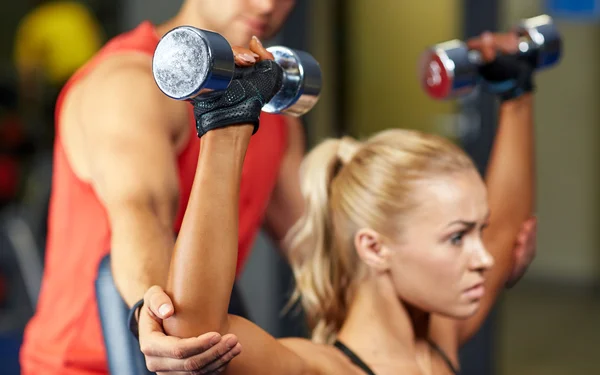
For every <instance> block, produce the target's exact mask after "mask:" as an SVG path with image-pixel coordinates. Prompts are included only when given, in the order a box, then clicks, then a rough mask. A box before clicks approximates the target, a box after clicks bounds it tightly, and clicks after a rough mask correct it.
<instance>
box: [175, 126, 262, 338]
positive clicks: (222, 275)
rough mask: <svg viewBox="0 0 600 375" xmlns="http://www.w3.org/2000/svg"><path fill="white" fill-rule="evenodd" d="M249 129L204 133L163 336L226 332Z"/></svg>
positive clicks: (176, 254)
mask: <svg viewBox="0 0 600 375" xmlns="http://www.w3.org/2000/svg"><path fill="white" fill-rule="evenodd" d="M252 129H253V127H252V126H251V125H248V126H246V125H244V126H234V127H228V128H223V129H218V130H214V131H210V132H208V133H207V134H206V135H205V136H204V137H203V138H202V146H201V150H200V156H199V159H198V167H197V170H196V176H195V178H194V184H193V187H192V192H191V195H190V199H189V202H188V206H187V209H186V213H185V217H184V220H183V224H182V226H181V231H180V232H179V236H178V238H177V242H176V244H175V251H174V253H173V257H172V260H171V268H170V271H169V282H168V287H167V293H168V294H169V295H170V296H171V298H172V300H173V303H174V305H175V306H174V307H175V315H174V316H173V317H171V318H169V319H167V320H165V321H164V328H165V332H166V333H167V334H169V335H173V336H179V337H191V336H197V335H200V334H203V333H206V332H209V331H221V332H223V330H226V329H227V327H226V325H227V316H228V315H227V309H228V305H229V300H230V297H231V290H232V287H233V283H234V281H235V269H236V261H237V248H238V215H239V212H238V201H239V187H240V180H241V172H242V166H243V162H244V157H245V154H246V150H247V147H248V143H249V140H250V136H251V134H252Z"/></svg>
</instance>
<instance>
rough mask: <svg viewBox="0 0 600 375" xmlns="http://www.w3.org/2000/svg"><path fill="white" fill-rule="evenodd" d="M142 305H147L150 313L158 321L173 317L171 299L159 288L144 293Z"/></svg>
mask: <svg viewBox="0 0 600 375" xmlns="http://www.w3.org/2000/svg"><path fill="white" fill-rule="evenodd" d="M144 300H145V301H144V304H148V308H149V309H150V312H152V314H154V315H155V316H156V317H157V318H159V319H163V320H164V319H166V318H168V317H170V316H171V315H173V312H174V311H175V309H174V308H173V303H172V302H171V298H169V296H168V295H167V293H165V291H164V290H162V288H161V287H159V286H153V287H152V288H150V289H149V290H148V292H146V297H145V298H144Z"/></svg>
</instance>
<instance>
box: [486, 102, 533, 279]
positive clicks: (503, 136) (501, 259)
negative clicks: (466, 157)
mask: <svg viewBox="0 0 600 375" xmlns="http://www.w3.org/2000/svg"><path fill="white" fill-rule="evenodd" d="M534 140H535V139H534V125H533V97H532V95H531V94H527V95H524V96H523V97H521V98H518V99H515V100H511V101H508V102H506V103H504V104H503V105H502V107H501V109H500V121H499V125H498V131H497V134H496V139H495V142H494V146H493V148H492V153H491V156H490V162H489V167H488V170H487V173H486V184H487V188H488V201H489V205H490V212H491V217H490V225H489V228H488V229H487V233H486V234H485V243H486V246H487V247H488V250H489V251H490V252H491V254H492V255H493V256H494V260H495V265H494V267H493V268H492V270H491V271H490V275H489V277H488V279H489V280H490V281H491V282H492V283H494V284H495V285H492V289H493V290H496V289H501V286H502V285H504V283H505V281H506V278H507V277H508V275H509V274H510V272H511V270H512V261H513V252H512V248H513V247H514V243H515V240H516V237H517V234H518V233H519V230H520V228H521V225H522V224H523V222H524V221H525V220H526V219H527V218H529V217H530V216H531V215H532V213H533V210H534V203H535V202H534V194H535V193H534V190H535V141H534ZM490 291H492V290H490Z"/></svg>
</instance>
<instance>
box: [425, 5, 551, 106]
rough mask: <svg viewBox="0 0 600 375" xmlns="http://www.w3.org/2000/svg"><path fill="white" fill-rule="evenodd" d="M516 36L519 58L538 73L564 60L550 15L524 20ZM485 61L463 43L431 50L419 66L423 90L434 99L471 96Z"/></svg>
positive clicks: (449, 44) (431, 48) (451, 41)
mask: <svg viewBox="0 0 600 375" xmlns="http://www.w3.org/2000/svg"><path fill="white" fill-rule="evenodd" d="M515 32H516V33H517V35H518V37H519V44H518V52H517V54H518V55H519V56H522V57H527V58H531V59H532V61H535V66H536V70H542V69H546V68H549V67H551V66H553V65H555V64H556V63H557V62H558V61H559V60H560V57H561V52H562V40H561V36H560V33H559V32H558V29H557V28H556V25H555V24H554V22H553V20H552V18H551V17H550V16H548V15H541V16H537V17H533V18H529V19H524V20H522V21H521V22H520V23H519V24H518V25H517V27H516V28H515ZM482 63H483V60H482V58H481V54H480V53H479V51H474V50H469V48H468V47H467V44H466V43H465V42H463V41H461V40H457V39H455V40H450V41H447V42H444V43H440V44H436V45H434V46H432V47H430V48H428V49H427V50H426V51H425V52H424V53H423V55H422V56H421V61H420V63H419V68H420V76H419V78H420V80H421V86H422V87H423V89H424V90H425V92H426V93H427V94H428V95H429V96H430V97H432V98H434V99H450V98H456V97H459V96H463V95H466V94H468V93H470V92H471V91H472V90H473V89H474V88H475V87H476V86H477V84H478V83H479V68H480V67H481V65H482Z"/></svg>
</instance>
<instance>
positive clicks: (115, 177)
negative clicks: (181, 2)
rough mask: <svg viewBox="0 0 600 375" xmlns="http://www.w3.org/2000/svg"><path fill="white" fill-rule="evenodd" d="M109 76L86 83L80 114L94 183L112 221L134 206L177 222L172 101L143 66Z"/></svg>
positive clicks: (111, 72)
mask: <svg viewBox="0 0 600 375" xmlns="http://www.w3.org/2000/svg"><path fill="white" fill-rule="evenodd" d="M107 70H109V71H107V72H105V71H103V70H101V69H100V70H99V71H97V72H96V73H95V76H93V77H90V81H89V82H87V83H86V86H85V87H84V88H83V92H82V95H83V97H82V102H81V104H82V105H81V110H82V111H81V112H80V113H79V114H78V115H79V116H80V119H81V120H80V121H81V123H82V124H83V133H84V139H85V146H86V148H87V155H89V158H88V163H87V165H88V166H89V171H90V177H91V183H92V185H93V186H94V188H95V190H96V192H97V193H98V195H99V196H100V198H101V199H102V200H103V202H104V203H105V205H106V208H107V210H108V213H109V216H110V217H111V220H118V219H119V217H115V216H114V215H118V214H120V209H121V208H124V207H128V206H131V205H136V206H137V205H139V206H142V207H152V208H153V209H154V210H156V211H157V212H156V213H157V214H158V213H163V214H166V212H164V211H163V210H166V211H168V212H169V215H171V216H172V215H174V210H175V209H176V202H177V195H178V179H177V168H176V153H175V148H174V142H173V136H172V134H171V132H170V129H171V128H172V127H170V126H169V125H170V121H172V118H171V116H170V107H169V103H168V99H167V98H166V97H161V93H160V91H159V90H158V89H157V87H156V85H155V83H154V81H153V78H152V73H151V70H150V69H149V67H146V66H145V65H144V63H143V62H142V61H137V60H133V61H128V60H126V61H125V63H124V64H123V65H122V66H121V67H119V68H118V69H112V70H110V69H109V68H108V67H107ZM160 216H163V215H160Z"/></svg>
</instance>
